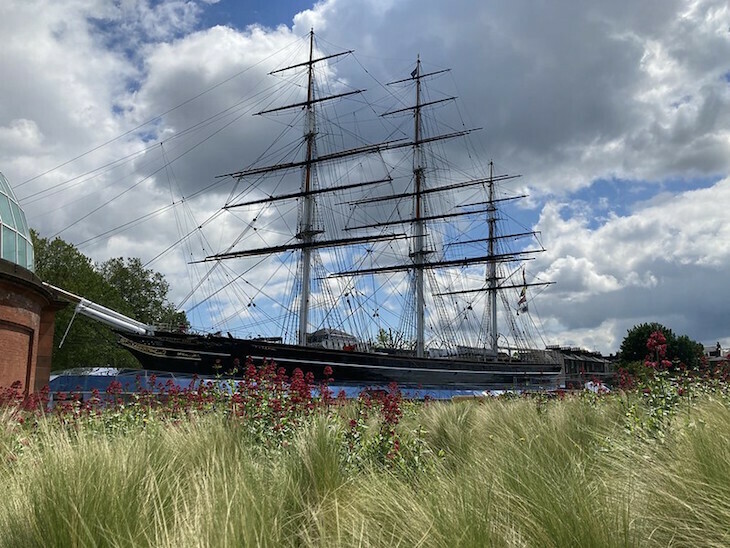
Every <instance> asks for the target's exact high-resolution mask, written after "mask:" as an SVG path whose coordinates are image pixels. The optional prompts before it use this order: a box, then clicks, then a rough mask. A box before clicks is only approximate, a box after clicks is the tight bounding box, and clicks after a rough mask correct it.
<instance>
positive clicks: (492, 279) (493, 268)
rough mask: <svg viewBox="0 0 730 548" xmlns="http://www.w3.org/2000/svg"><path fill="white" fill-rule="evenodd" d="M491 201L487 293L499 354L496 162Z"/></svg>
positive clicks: (494, 347) (493, 340)
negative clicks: (495, 197) (495, 200)
mask: <svg viewBox="0 0 730 548" xmlns="http://www.w3.org/2000/svg"><path fill="white" fill-rule="evenodd" d="M487 188H488V190H489V201H488V204H489V205H488V207H487V223H488V225H489V239H488V240H487V241H488V245H487V256H488V257H489V258H490V260H489V262H488V263H487V295H488V296H489V309H490V312H491V314H492V325H491V328H492V330H491V339H490V340H491V350H492V352H493V353H494V355H495V356H496V355H497V337H498V332H497V260H496V258H495V257H496V250H495V237H496V235H497V206H496V205H495V204H494V162H492V161H490V162H489V182H488V183H487Z"/></svg>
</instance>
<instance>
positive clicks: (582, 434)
mask: <svg viewBox="0 0 730 548" xmlns="http://www.w3.org/2000/svg"><path fill="white" fill-rule="evenodd" d="M625 415H626V408H625V404H624V403H622V401H621V400H620V399H619V398H617V397H607V398H603V399H600V400H598V401H595V400H591V399H586V398H568V399H566V400H564V401H557V400H555V401H542V400H530V399H516V400H489V401H485V402H458V403H432V404H429V405H426V406H422V407H418V408H415V409H414V410H413V411H412V412H410V413H406V416H405V418H404V419H403V420H401V422H400V424H399V425H398V427H397V429H398V432H399V434H400V439H401V441H402V444H403V446H404V447H403V451H404V452H407V451H409V450H410V446H411V444H415V443H420V444H422V449H423V450H422V451H420V452H416V453H414V454H418V455H420V456H419V459H418V460H417V462H416V461H408V462H407V463H406V464H405V465H398V464H397V463H395V464H393V465H387V463H386V464H385V465H384V464H383V462H382V460H379V459H377V458H375V457H374V456H370V457H368V458H366V459H365V460H362V461H359V464H358V466H352V459H348V454H347V452H348V450H349V447H350V446H349V445H348V441H347V431H348V422H349V420H350V417H352V416H353V413H352V410H351V409H347V408H346V409H343V410H340V411H339V412H330V413H324V412H323V413H320V414H316V415H314V416H313V417H312V418H311V419H309V420H307V421H306V423H305V424H304V425H303V426H302V427H301V428H300V429H299V430H298V433H297V435H296V436H295V437H294V438H292V439H291V441H290V442H288V443H285V444H284V445H282V446H280V447H276V448H266V447H262V446H261V443H260V441H256V440H255V439H254V438H252V437H251V436H249V435H247V430H246V429H245V428H244V427H243V426H242V425H241V423H240V422H237V421H236V420H232V419H231V418H230V417H229V416H226V415H224V414H222V413H215V412H212V413H210V414H207V415H199V416H197V417H195V418H194V419H193V420H183V421H181V422H178V423H176V424H171V423H169V422H162V421H154V420H151V421H149V423H142V424H140V425H138V426H134V427H131V428H127V429H125V430H124V431H119V432H116V433H110V432H109V430H104V429H95V428H86V427H84V426H83V425H82V426H80V427H78V428H77V427H69V426H68V425H66V426H64V425H63V424H60V423H59V422H58V421H57V420H56V419H54V418H53V417H49V418H47V419H41V420H40V424H39V426H38V428H36V429H35V430H34V431H33V433H32V434H29V435H28V436H27V437H23V436H25V434H22V435H21V434H18V432H19V430H18V429H14V428H12V427H11V426H9V425H10V424H11V423H12V421H13V418H12V417H11V416H10V414H9V413H8V412H3V415H2V416H0V419H2V420H3V421H4V422H3V426H2V427H0V451H2V461H0V490H1V492H2V497H0V546H8V547H10V546H12V547H16V546H23V547H33V546H39V547H40V546H44V547H45V546H59V547H63V546H69V547H71V546H74V547H75V546H272V547H273V546H277V547H278V546H333V547H334V546H408V547H411V546H434V547H441V546H443V547H447V546H448V547H451V546H475V547H476V546H479V547H481V546H541V547H542V546H555V547H564V546H672V545H674V546H728V545H730V537H729V536H728V535H729V534H730V533H729V531H730V407H729V406H728V403H727V402H726V401H725V400H723V399H721V398H720V399H713V398H712V397H711V396H706V397H703V398H702V399H701V400H699V401H697V402H696V403H694V404H693V407H692V409H691V412H685V413H680V414H679V415H678V416H677V417H676V418H675V419H674V420H673V422H672V423H671V427H670V429H669V431H668V432H666V434H665V435H664V436H663V437H662V438H661V439H653V438H646V437H641V436H637V435H635V434H634V433H632V432H630V430H629V429H627V427H626V426H627V425H626V416H625ZM370 420H372V417H371V419H370ZM377 427H378V424H377V423H374V424H372V425H371V427H370V428H369V429H368V432H369V434H368V435H372V436H375V435H376V432H377ZM24 431H26V430H21V432H24ZM19 436H20V437H19ZM10 456H12V458H9V457H10Z"/></svg>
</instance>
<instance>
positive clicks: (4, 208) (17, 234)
mask: <svg viewBox="0 0 730 548" xmlns="http://www.w3.org/2000/svg"><path fill="white" fill-rule="evenodd" d="M0 258H2V259H5V260H6V261H10V262H11V263H15V264H17V265H19V266H22V267H23V268H26V269H28V270H30V271H31V272H32V271H33V270H34V268H35V263H34V254H33V243H32V242H31V239H30V230H29V229H28V222H27V221H26V220H25V213H24V212H23V210H22V209H21V207H20V205H19V204H18V200H17V199H16V198H15V194H14V193H13V189H12V188H10V183H9V182H8V180H7V179H6V178H5V175H3V174H2V173H0Z"/></svg>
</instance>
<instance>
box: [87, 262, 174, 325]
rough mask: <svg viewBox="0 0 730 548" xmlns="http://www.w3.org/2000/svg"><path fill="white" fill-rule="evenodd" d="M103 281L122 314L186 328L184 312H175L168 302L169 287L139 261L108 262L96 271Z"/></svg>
mask: <svg viewBox="0 0 730 548" xmlns="http://www.w3.org/2000/svg"><path fill="white" fill-rule="evenodd" d="M98 270H99V272H100V274H101V276H102V278H104V281H105V282H106V283H107V284H109V285H110V286H111V287H113V288H114V289H115V290H116V292H117V297H118V299H119V300H120V301H122V302H123V303H124V305H123V307H122V308H123V309H124V310H120V311H121V312H123V313H124V314H127V315H129V316H131V317H133V318H134V319H136V320H139V321H140V322H144V323H147V324H151V325H171V326H173V327H175V328H177V327H179V326H180V325H184V326H185V327H188V322H187V318H186V316H185V313H184V312H177V311H176V310H175V305H173V304H172V303H170V302H168V300H167V293H168V292H169V290H170V284H168V283H167V281H166V280H165V277H164V276H163V275H162V274H160V273H159V272H155V271H154V270H151V269H146V268H144V266H143V265H142V261H140V260H139V259H138V258H136V257H135V258H128V259H127V260H126V261H125V259H124V258H123V257H117V258H115V259H109V260H108V261H105V262H103V263H101V265H99V268H98Z"/></svg>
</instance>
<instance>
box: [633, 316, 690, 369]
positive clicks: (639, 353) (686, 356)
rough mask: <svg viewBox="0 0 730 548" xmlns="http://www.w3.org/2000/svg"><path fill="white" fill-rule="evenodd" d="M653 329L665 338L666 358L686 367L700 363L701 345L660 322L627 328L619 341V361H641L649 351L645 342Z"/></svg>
mask: <svg viewBox="0 0 730 548" xmlns="http://www.w3.org/2000/svg"><path fill="white" fill-rule="evenodd" d="M654 331H660V332H661V333H663V334H664V337H665V338H666V339H667V359H668V360H670V361H672V362H675V363H683V364H684V365H686V366H688V367H697V366H699V365H700V362H701V357H702V352H703V346H702V345H701V344H700V343H698V342H696V341H693V340H692V339H690V338H689V337H688V336H687V335H681V336H677V335H675V334H674V332H673V331H672V330H671V329H669V328H668V327H665V326H663V325H662V324H660V323H656V322H651V323H642V324H638V325H635V326H634V327H632V328H631V329H629V330H628V333H627V334H626V337H624V340H623V341H622V342H621V349H620V351H619V352H620V354H619V355H620V357H621V363H622V364H624V365H626V364H629V363H632V362H634V363H636V362H643V361H644V359H645V358H646V357H647V354H648V353H649V351H648V349H647V348H646V342H647V341H648V340H649V337H650V336H651V334H652V333H653V332H654Z"/></svg>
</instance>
